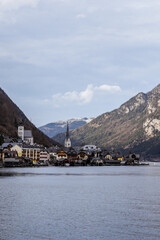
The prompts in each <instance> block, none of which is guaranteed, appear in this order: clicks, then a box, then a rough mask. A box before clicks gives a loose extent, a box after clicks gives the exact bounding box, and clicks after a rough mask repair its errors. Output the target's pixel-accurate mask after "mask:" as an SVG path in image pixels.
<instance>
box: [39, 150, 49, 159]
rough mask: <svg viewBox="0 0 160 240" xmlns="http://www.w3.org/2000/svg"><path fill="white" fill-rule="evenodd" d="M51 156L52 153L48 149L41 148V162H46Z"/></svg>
mask: <svg viewBox="0 0 160 240" xmlns="http://www.w3.org/2000/svg"><path fill="white" fill-rule="evenodd" d="M49 158H50V155H49V153H48V151H47V150H41V151H40V156H39V161H40V162H46V161H48V160H49Z"/></svg>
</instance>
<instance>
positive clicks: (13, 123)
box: [0, 88, 59, 147]
mask: <svg viewBox="0 0 160 240" xmlns="http://www.w3.org/2000/svg"><path fill="white" fill-rule="evenodd" d="M20 123H23V125H24V127H25V129H29V130H32V133H33V136H34V141H35V142H36V143H38V144H43V145H44V146H46V147H49V146H52V145H57V144H58V145H59V143H56V142H55V141H54V140H52V139H50V138H49V137H47V136H46V135H45V134H44V133H42V132H41V131H40V130H38V129H37V128H36V127H35V126H34V125H33V124H32V123H31V122H30V121H29V120H28V118H27V117H26V116H25V115H24V113H23V112H22V111H21V110H20V109H19V108H18V107H17V106H16V104H15V103H13V102H12V100H11V99H10V98H9V97H8V96H7V94H6V93H5V92H4V91H3V90H2V89H1V88H0V133H1V134H5V135H7V136H9V137H14V138H17V127H18V125H19V124H20Z"/></svg>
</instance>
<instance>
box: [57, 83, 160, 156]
mask: <svg viewBox="0 0 160 240" xmlns="http://www.w3.org/2000/svg"><path fill="white" fill-rule="evenodd" d="M70 135H71V140H72V143H73V144H74V145H81V144H83V143H84V144H95V145H98V146H100V147H107V148H108V149H111V148H114V149H126V150H127V151H128V150H129V149H132V150H133V151H138V152H142V153H144V154H145V155H146V154H158V155H160V85H158V86H157V87H156V88H154V89H153V90H152V91H150V92H149V93H147V94H145V93H139V94H138V95H136V96H135V97H133V98H132V99H130V100H129V101H128V102H126V103H124V104H123V105H122V106H121V107H120V108H118V109H116V110H114V111H112V112H107V113H104V114H102V115H101V116H99V117H97V118H95V119H94V120H93V121H91V122H90V123H88V124H86V125H84V126H82V127H80V128H78V129H75V130H73V131H72V132H71V134H70ZM54 139H56V140H57V141H59V142H63V139H64V136H62V134H61V135H57V136H56V137H55V138H54Z"/></svg>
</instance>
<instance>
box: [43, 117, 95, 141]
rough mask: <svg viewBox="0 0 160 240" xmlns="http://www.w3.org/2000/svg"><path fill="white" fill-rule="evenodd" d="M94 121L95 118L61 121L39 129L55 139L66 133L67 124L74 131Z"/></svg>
mask: <svg viewBox="0 0 160 240" xmlns="http://www.w3.org/2000/svg"><path fill="white" fill-rule="evenodd" d="M92 119H93V118H72V119H68V120H60V121H55V122H51V123H48V124H46V125H44V126H41V127H39V129H40V130H41V131H42V132H43V133H45V134H46V135H47V136H48V137H54V136H55V135H57V134H60V133H64V132H66V128H67V122H68V124H69V129H70V130H74V129H76V128H78V127H80V126H83V125H85V124H87V123H89V122H90V121H91V120H92Z"/></svg>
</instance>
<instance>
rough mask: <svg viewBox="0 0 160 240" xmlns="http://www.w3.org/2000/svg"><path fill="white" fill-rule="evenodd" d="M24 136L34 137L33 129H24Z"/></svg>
mask: <svg viewBox="0 0 160 240" xmlns="http://www.w3.org/2000/svg"><path fill="white" fill-rule="evenodd" d="M24 137H25V138H32V137H33V135H32V131H31V130H24Z"/></svg>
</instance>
